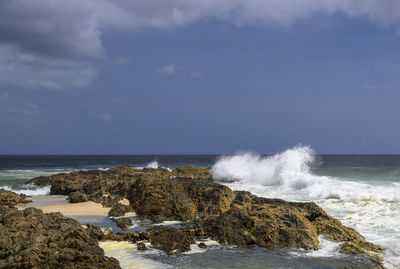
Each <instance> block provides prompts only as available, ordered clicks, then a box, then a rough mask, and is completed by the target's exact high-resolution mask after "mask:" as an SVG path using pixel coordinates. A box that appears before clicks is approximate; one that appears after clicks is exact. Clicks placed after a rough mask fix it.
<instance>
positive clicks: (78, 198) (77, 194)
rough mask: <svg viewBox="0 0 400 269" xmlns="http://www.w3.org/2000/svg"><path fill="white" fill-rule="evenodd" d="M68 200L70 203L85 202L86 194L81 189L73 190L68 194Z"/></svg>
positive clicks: (86, 199)
mask: <svg viewBox="0 0 400 269" xmlns="http://www.w3.org/2000/svg"><path fill="white" fill-rule="evenodd" d="M68 200H69V202H70V203H83V202H87V201H88V198H87V195H86V194H84V193H83V192H81V191H74V192H71V193H70V194H69V197H68Z"/></svg>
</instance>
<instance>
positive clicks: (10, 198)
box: [0, 189, 31, 206]
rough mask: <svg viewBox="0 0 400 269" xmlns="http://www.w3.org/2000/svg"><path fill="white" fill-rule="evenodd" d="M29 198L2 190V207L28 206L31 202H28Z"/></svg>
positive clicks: (0, 196) (0, 191)
mask: <svg viewBox="0 0 400 269" xmlns="http://www.w3.org/2000/svg"><path fill="white" fill-rule="evenodd" d="M28 197H29V196H26V195H25V194H16V193H15V192H12V191H7V190H4V189H0V205H3V206H15V205H17V204H26V203H29V202H31V201H30V200H27V198H28Z"/></svg>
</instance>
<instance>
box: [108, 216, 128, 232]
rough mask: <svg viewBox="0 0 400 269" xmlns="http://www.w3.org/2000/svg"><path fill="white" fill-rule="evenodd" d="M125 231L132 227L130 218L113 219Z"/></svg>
mask: <svg viewBox="0 0 400 269" xmlns="http://www.w3.org/2000/svg"><path fill="white" fill-rule="evenodd" d="M112 220H113V221H114V222H115V223H116V224H117V225H118V226H119V227H120V228H121V229H122V230H123V231H127V230H129V229H130V228H131V226H132V221H131V219H130V218H118V219H114V218H113V219H112Z"/></svg>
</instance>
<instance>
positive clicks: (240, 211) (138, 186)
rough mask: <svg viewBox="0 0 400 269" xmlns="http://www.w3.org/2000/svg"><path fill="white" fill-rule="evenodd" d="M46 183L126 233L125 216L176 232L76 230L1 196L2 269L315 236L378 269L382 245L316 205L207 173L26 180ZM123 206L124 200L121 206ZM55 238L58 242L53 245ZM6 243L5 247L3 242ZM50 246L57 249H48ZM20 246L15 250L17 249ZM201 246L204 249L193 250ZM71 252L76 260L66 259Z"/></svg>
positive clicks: (125, 172) (303, 244) (307, 240)
mask: <svg viewBox="0 0 400 269" xmlns="http://www.w3.org/2000/svg"><path fill="white" fill-rule="evenodd" d="M28 183H33V184H35V185H38V186H51V189H50V192H51V193H50V194H54V195H68V196H69V202H70V203H80V202H86V201H93V202H96V203H101V204H102V205H103V206H105V207H111V210H110V211H109V213H108V214H109V216H110V217H111V218H112V219H113V220H114V221H115V222H116V224H117V225H118V226H119V227H121V229H122V230H123V231H127V230H129V228H130V226H131V220H130V219H129V218H125V217H124V215H125V214H126V213H128V212H135V213H136V214H137V217H138V218H142V219H146V220H150V221H152V222H153V223H160V222H162V221H168V220H177V221H184V222H185V225H183V226H182V227H169V226H162V225H161V226H153V227H150V228H148V229H147V230H145V231H141V232H122V233H113V232H112V231H110V230H104V229H101V228H99V227H96V226H94V225H90V224H88V225H85V226H84V228H83V227H81V225H80V224H79V223H78V222H77V221H75V220H73V219H71V218H67V217H64V216H62V215H61V214H60V213H49V214H43V213H42V212H41V211H40V210H38V209H33V208H29V209H25V210H23V211H19V210H17V209H16V208H15V205H17V204H20V203H21V202H25V201H26V197H25V196H21V195H16V194H13V193H11V192H7V191H4V190H2V191H0V208H1V212H0V213H1V218H0V219H1V221H0V229H1V230H0V231H1V238H0V240H1V241H0V245H1V246H2V248H1V249H0V250H1V252H0V267H1V268H3V267H5V268H7V266H8V267H9V268H12V267H22V268H23V267H24V266H25V267H29V266H28V265H33V266H38V267H43V268H46V267H48V268H50V267H52V266H56V267H57V266H58V267H62V266H64V267H68V266H74V268H81V267H82V268H83V267H85V268H90V267H93V268H94V267H96V268H119V265H118V261H116V260H115V259H113V258H108V257H106V256H104V252H103V251H102V249H101V248H100V247H99V246H98V241H104V240H117V241H121V240H126V241H129V242H134V243H137V246H138V249H140V250H143V251H145V250H146V247H145V245H144V242H150V243H151V245H152V247H154V248H157V249H160V250H163V251H165V252H166V253H168V254H170V255H178V254H180V253H183V252H186V251H190V245H191V244H192V243H194V242H195V241H196V240H197V239H201V238H206V237H207V238H212V239H213V240H216V241H218V242H219V243H221V244H229V245H236V246H240V247H245V248H252V247H254V246H259V247H263V248H268V249H274V248H303V249H306V250H308V251H314V250H317V249H319V248H320V245H319V240H318V237H319V236H324V237H325V238H326V239H328V240H331V241H335V242H340V243H341V245H340V247H339V252H340V253H343V254H348V255H355V256H356V257H358V258H359V259H362V260H363V263H365V267H366V268H384V267H383V262H382V258H381V256H380V254H379V253H382V252H384V251H385V250H384V248H382V247H381V246H378V245H375V244H373V243H370V242H367V241H365V238H364V237H363V236H362V235H360V234H359V233H358V232H357V231H355V230H354V229H351V228H349V227H346V226H344V225H342V223H341V222H340V221H339V220H337V219H335V218H333V217H331V216H329V215H328V214H327V213H326V212H325V211H324V210H323V209H322V208H320V207H319V206H317V205H316V204H315V203H294V202H287V201H284V200H280V199H268V198H261V197H257V196H255V195H253V194H251V193H249V192H243V191H232V190H231V189H229V188H228V187H226V186H224V185H221V184H218V183H215V182H214V181H213V179H212V176H211V174H210V172H209V169H201V168H191V167H180V168H176V169H174V170H172V171H170V170H167V169H163V168H157V169H155V168H144V169H137V168H132V167H118V168H111V169H108V170H106V171H99V170H92V171H80V172H71V173H66V174H56V175H51V176H40V177H37V178H34V179H32V180H30V181H29V182H28ZM126 201H129V202H128V203H126ZM54 238H63V240H58V241H56V242H53V241H52V240H53V239H54ZM3 242H4V244H3ZM54 244H55V245H54ZM16 245H17V246H20V247H17V248H15V246H16ZM199 247H205V246H203V245H201V246H200V245H199ZM75 255H76V257H78V260H77V262H75V261H74V260H73V259H72V258H73V257H74V256H75Z"/></svg>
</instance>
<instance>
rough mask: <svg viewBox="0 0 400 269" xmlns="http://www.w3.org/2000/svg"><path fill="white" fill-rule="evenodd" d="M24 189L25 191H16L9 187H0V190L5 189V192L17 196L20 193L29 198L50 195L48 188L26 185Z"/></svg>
mask: <svg viewBox="0 0 400 269" xmlns="http://www.w3.org/2000/svg"><path fill="white" fill-rule="evenodd" d="M26 187H27V189H18V190H16V189H12V188H11V187H9V186H0V189H5V190H7V191H13V192H15V193H18V194H21V193H22V194H25V195H28V196H31V195H49V194H50V186H45V187H36V186H33V185H27V186H26Z"/></svg>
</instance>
